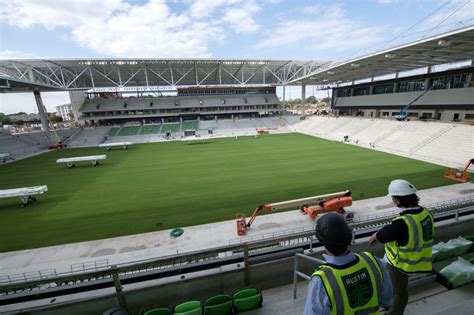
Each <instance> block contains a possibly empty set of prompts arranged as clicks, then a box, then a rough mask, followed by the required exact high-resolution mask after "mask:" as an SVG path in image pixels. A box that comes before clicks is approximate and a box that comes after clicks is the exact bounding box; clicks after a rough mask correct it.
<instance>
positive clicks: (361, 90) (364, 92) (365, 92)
mask: <svg viewBox="0 0 474 315" xmlns="http://www.w3.org/2000/svg"><path fill="white" fill-rule="evenodd" d="M369 92H370V88H369V87H368V86H366V87H360V88H357V89H354V96H360V95H369Z"/></svg>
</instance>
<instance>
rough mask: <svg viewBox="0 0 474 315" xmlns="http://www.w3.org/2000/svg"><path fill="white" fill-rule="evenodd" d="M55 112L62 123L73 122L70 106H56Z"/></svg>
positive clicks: (73, 117)
mask: <svg viewBox="0 0 474 315" xmlns="http://www.w3.org/2000/svg"><path fill="white" fill-rule="evenodd" d="M56 112H57V113H58V116H60V117H61V118H62V119H63V121H70V120H75V116H74V114H73V111H72V105H71V104H64V105H59V106H56Z"/></svg>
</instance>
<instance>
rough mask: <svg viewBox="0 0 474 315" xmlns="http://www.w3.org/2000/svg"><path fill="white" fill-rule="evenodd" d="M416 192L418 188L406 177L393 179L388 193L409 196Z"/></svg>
mask: <svg viewBox="0 0 474 315" xmlns="http://www.w3.org/2000/svg"><path fill="white" fill-rule="evenodd" d="M414 193H416V188H415V186H413V184H412V183H410V182H409V181H406V180H404V179H395V180H392V182H391V183H390V185H389V186H388V195H389V196H390V197H393V196H408V195H413V194H414Z"/></svg>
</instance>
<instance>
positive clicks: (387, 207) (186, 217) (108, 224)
mask: <svg viewBox="0 0 474 315" xmlns="http://www.w3.org/2000/svg"><path fill="white" fill-rule="evenodd" d="M473 59H474V27H472V26H468V27H462V28H459V29H455V30H452V31H449V32H445V33H441V34H438V35H435V36H431V37H427V38H424V39H421V40H417V41H412V42H409V43H406V44H403V45H401V46H396V47H391V48H389V49H385V50H381V51H377V52H375V53H372V54H368V55H362V56H359V57H357V58H354V59H350V60H345V61H325V60H262V59H258V60H256V59H240V60H234V59H232V60H230V59H128V58H122V59H11V60H10V59H8V60H0V92H2V93H19V92H23V93H24V92H28V93H32V94H34V97H35V101H36V105H37V110H38V113H39V116H40V120H41V126H42V131H41V132H31V133H16V134H10V133H8V132H6V131H2V132H1V133H0V157H1V159H2V160H0V161H2V162H3V164H1V165H0V179H1V181H0V239H1V240H2V241H1V243H0V262H1V268H0V289H1V290H0V291H1V295H0V312H1V313H8V314H9V313H24V314H125V312H128V314H144V313H145V312H147V311H150V310H153V309H158V308H170V309H171V308H173V307H174V306H176V305H178V304H181V305H182V304H183V303H184V304H186V302H187V301H206V300H207V299H209V298H210V297H212V296H220V295H224V296H227V295H230V294H234V293H235V292H238V291H240V292H243V291H241V290H244V289H249V288H256V289H258V290H257V292H258V293H257V295H256V296H257V299H260V305H257V306H256V308H257V307H258V308H257V309H254V310H250V311H248V312H247V314H300V313H302V312H303V308H304V301H305V296H306V291H307V288H308V281H307V280H308V279H310V275H311V273H312V271H313V270H314V269H315V266H317V265H318V264H319V263H320V260H318V259H320V258H321V254H322V253H323V251H324V249H323V247H322V245H321V243H320V242H319V240H318V239H317V238H316V237H315V235H314V230H315V224H316V222H317V220H318V219H319V218H320V217H321V215H322V213H325V212H329V211H333V210H329V208H328V209H326V208H325V202H327V201H332V200H334V199H335V198H336V199H337V198H341V197H342V198H349V197H350V202H349V203H348V204H347V205H345V214H344V215H345V216H346V218H347V220H348V221H349V225H350V226H351V228H352V231H353V232H352V233H353V236H352V248H353V250H354V251H359V250H367V249H368V245H367V240H368V237H369V236H370V235H371V234H372V233H373V232H375V231H377V230H379V229H380V228H381V227H382V226H384V225H386V224H387V223H389V222H390V221H391V220H392V219H393V218H394V217H395V216H397V215H398V211H397V210H396V208H395V206H394V205H393V204H392V203H391V202H390V199H389V198H388V197H387V196H386V194H387V186H388V184H389V183H390V181H391V180H393V179H397V178H403V179H406V180H408V181H410V182H412V183H413V184H414V185H415V186H416V187H417V189H418V195H419V197H420V199H421V203H422V204H423V206H424V207H426V208H427V209H428V210H429V211H430V212H431V213H432V214H433V216H434V219H435V228H436V234H435V243H437V244H451V245H452V246H451V245H450V246H451V247H450V251H449V252H443V253H444V254H445V255H444V256H443V257H440V256H441V255H439V256H438V257H437V258H436V259H437V260H435V261H434V262H433V272H431V273H429V274H423V275H416V276H413V277H410V279H409V305H408V308H407V311H406V313H405V314H448V313H450V314H467V313H469V312H470V310H472V306H473V305H474V304H473V303H472V301H473V300H474V295H473V292H474V283H473V282H472V276H471V280H467V281H463V282H462V283H461V284H460V283H458V281H459V280H457V281H454V280H452V279H451V278H447V277H446V276H444V275H443V273H442V272H441V271H442V270H443V269H444V268H445V267H446V266H448V265H450V264H451V263H453V262H455V261H458V259H463V260H465V261H471V263H472V260H473V258H474V254H473V248H474V245H473V244H472V241H473V236H474V231H473V229H472V222H473V219H474V213H473V210H474V186H473V184H472V175H471V173H472V172H473V169H474V166H471V164H472V163H474V160H473V158H474V125H473V122H474V77H473V75H474V67H473V65H472V60H473ZM420 69H421V70H420ZM307 86H316V87H317V88H318V89H320V90H331V93H332V98H331V104H330V109H329V113H325V114H320V115H304V112H303V111H301V112H302V114H298V115H295V114H293V115H292V114H289V113H288V112H287V110H286V109H285V107H284V106H283V103H284V101H285V95H284V96H283V101H280V99H279V97H278V96H277V88H280V87H282V88H283V93H285V88H287V87H301V100H302V104H301V106H302V108H303V107H304V105H305V104H304V102H305V99H306V90H307V89H306V87H307ZM50 91H67V92H68V93H69V96H70V99H71V111H72V114H73V115H74V117H75V119H76V120H77V126H76V127H70V128H64V129H58V128H55V127H54V126H53V124H52V123H51V121H50V117H49V116H48V114H47V113H46V110H45V106H44V103H43V100H42V97H41V95H42V94H41V93H44V92H50ZM344 200H346V199H344ZM352 200H353V202H352ZM308 205H313V206H314V205H317V206H318V207H320V209H319V210H317V211H316V212H313V213H311V215H310V213H309V212H305V210H304V208H305V207H307V206H308ZM339 210H340V209H339ZM339 210H338V211H339ZM318 211H319V212H318ZM343 211H344V210H343ZM305 214H307V215H305ZM315 217H316V218H315ZM460 243H461V245H459V244H460ZM456 244H458V245H456ZM440 248H441V247H440ZM370 251H372V252H374V253H376V254H377V255H378V256H383V246H382V245H381V244H377V245H376V246H375V247H373V248H370ZM315 258H317V259H315ZM471 272H472V269H471ZM471 275H472V274H471ZM458 277H459V278H463V277H464V278H466V275H465V274H460V275H458ZM467 278H469V277H467ZM456 279H458V278H456ZM236 296H237V295H236ZM236 296H234V299H235V301H234V303H236V304H235V305H237V301H236V300H237V297H236ZM262 296H263V306H262V303H261V299H262ZM250 298H251V297H247V299H250ZM207 301H208V300H207ZM246 301H248V300H246ZM187 303H188V304H187V307H189V306H190V305H191V304H192V303H191V302H187ZM199 303H200V302H199ZM206 303H207V302H206ZM227 303H229V301H226V302H225V303H223V304H225V305H228V304H227ZM241 303H243V302H241ZM250 303H252V301H251V300H250ZM257 304H258V303H257ZM226 307H227V306H224V307H223V309H224V310H225V309H226ZM177 309H178V308H177V307H175V313H176V314H201V312H202V309H201V307H199V310H198V311H197V312H196V311H192V310H191V311H189V312H187V313H186V312H183V313H180V312H178V311H177ZM204 309H205V306H204ZM205 311H206V309H205ZM206 312H208V311H206ZM148 314H167V313H158V311H157V312H156V313H148ZM208 314H226V312H225V311H221V312H220V313H212V312H211V311H209V312H208ZM227 314H229V311H227Z"/></svg>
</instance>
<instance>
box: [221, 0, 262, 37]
mask: <svg viewBox="0 0 474 315" xmlns="http://www.w3.org/2000/svg"><path fill="white" fill-rule="evenodd" d="M259 11H260V7H259V6H258V5H257V4H256V3H255V2H253V1H248V2H245V3H244V4H242V5H240V6H238V7H237V6H236V7H231V8H228V9H227V10H226V11H225V15H224V17H223V19H222V21H223V22H228V23H230V25H231V26H232V28H233V29H234V31H235V32H236V33H246V32H255V31H258V30H259V29H260V26H259V25H258V24H257V22H256V21H255V19H254V18H253V15H254V14H256V13H257V12H259Z"/></svg>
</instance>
